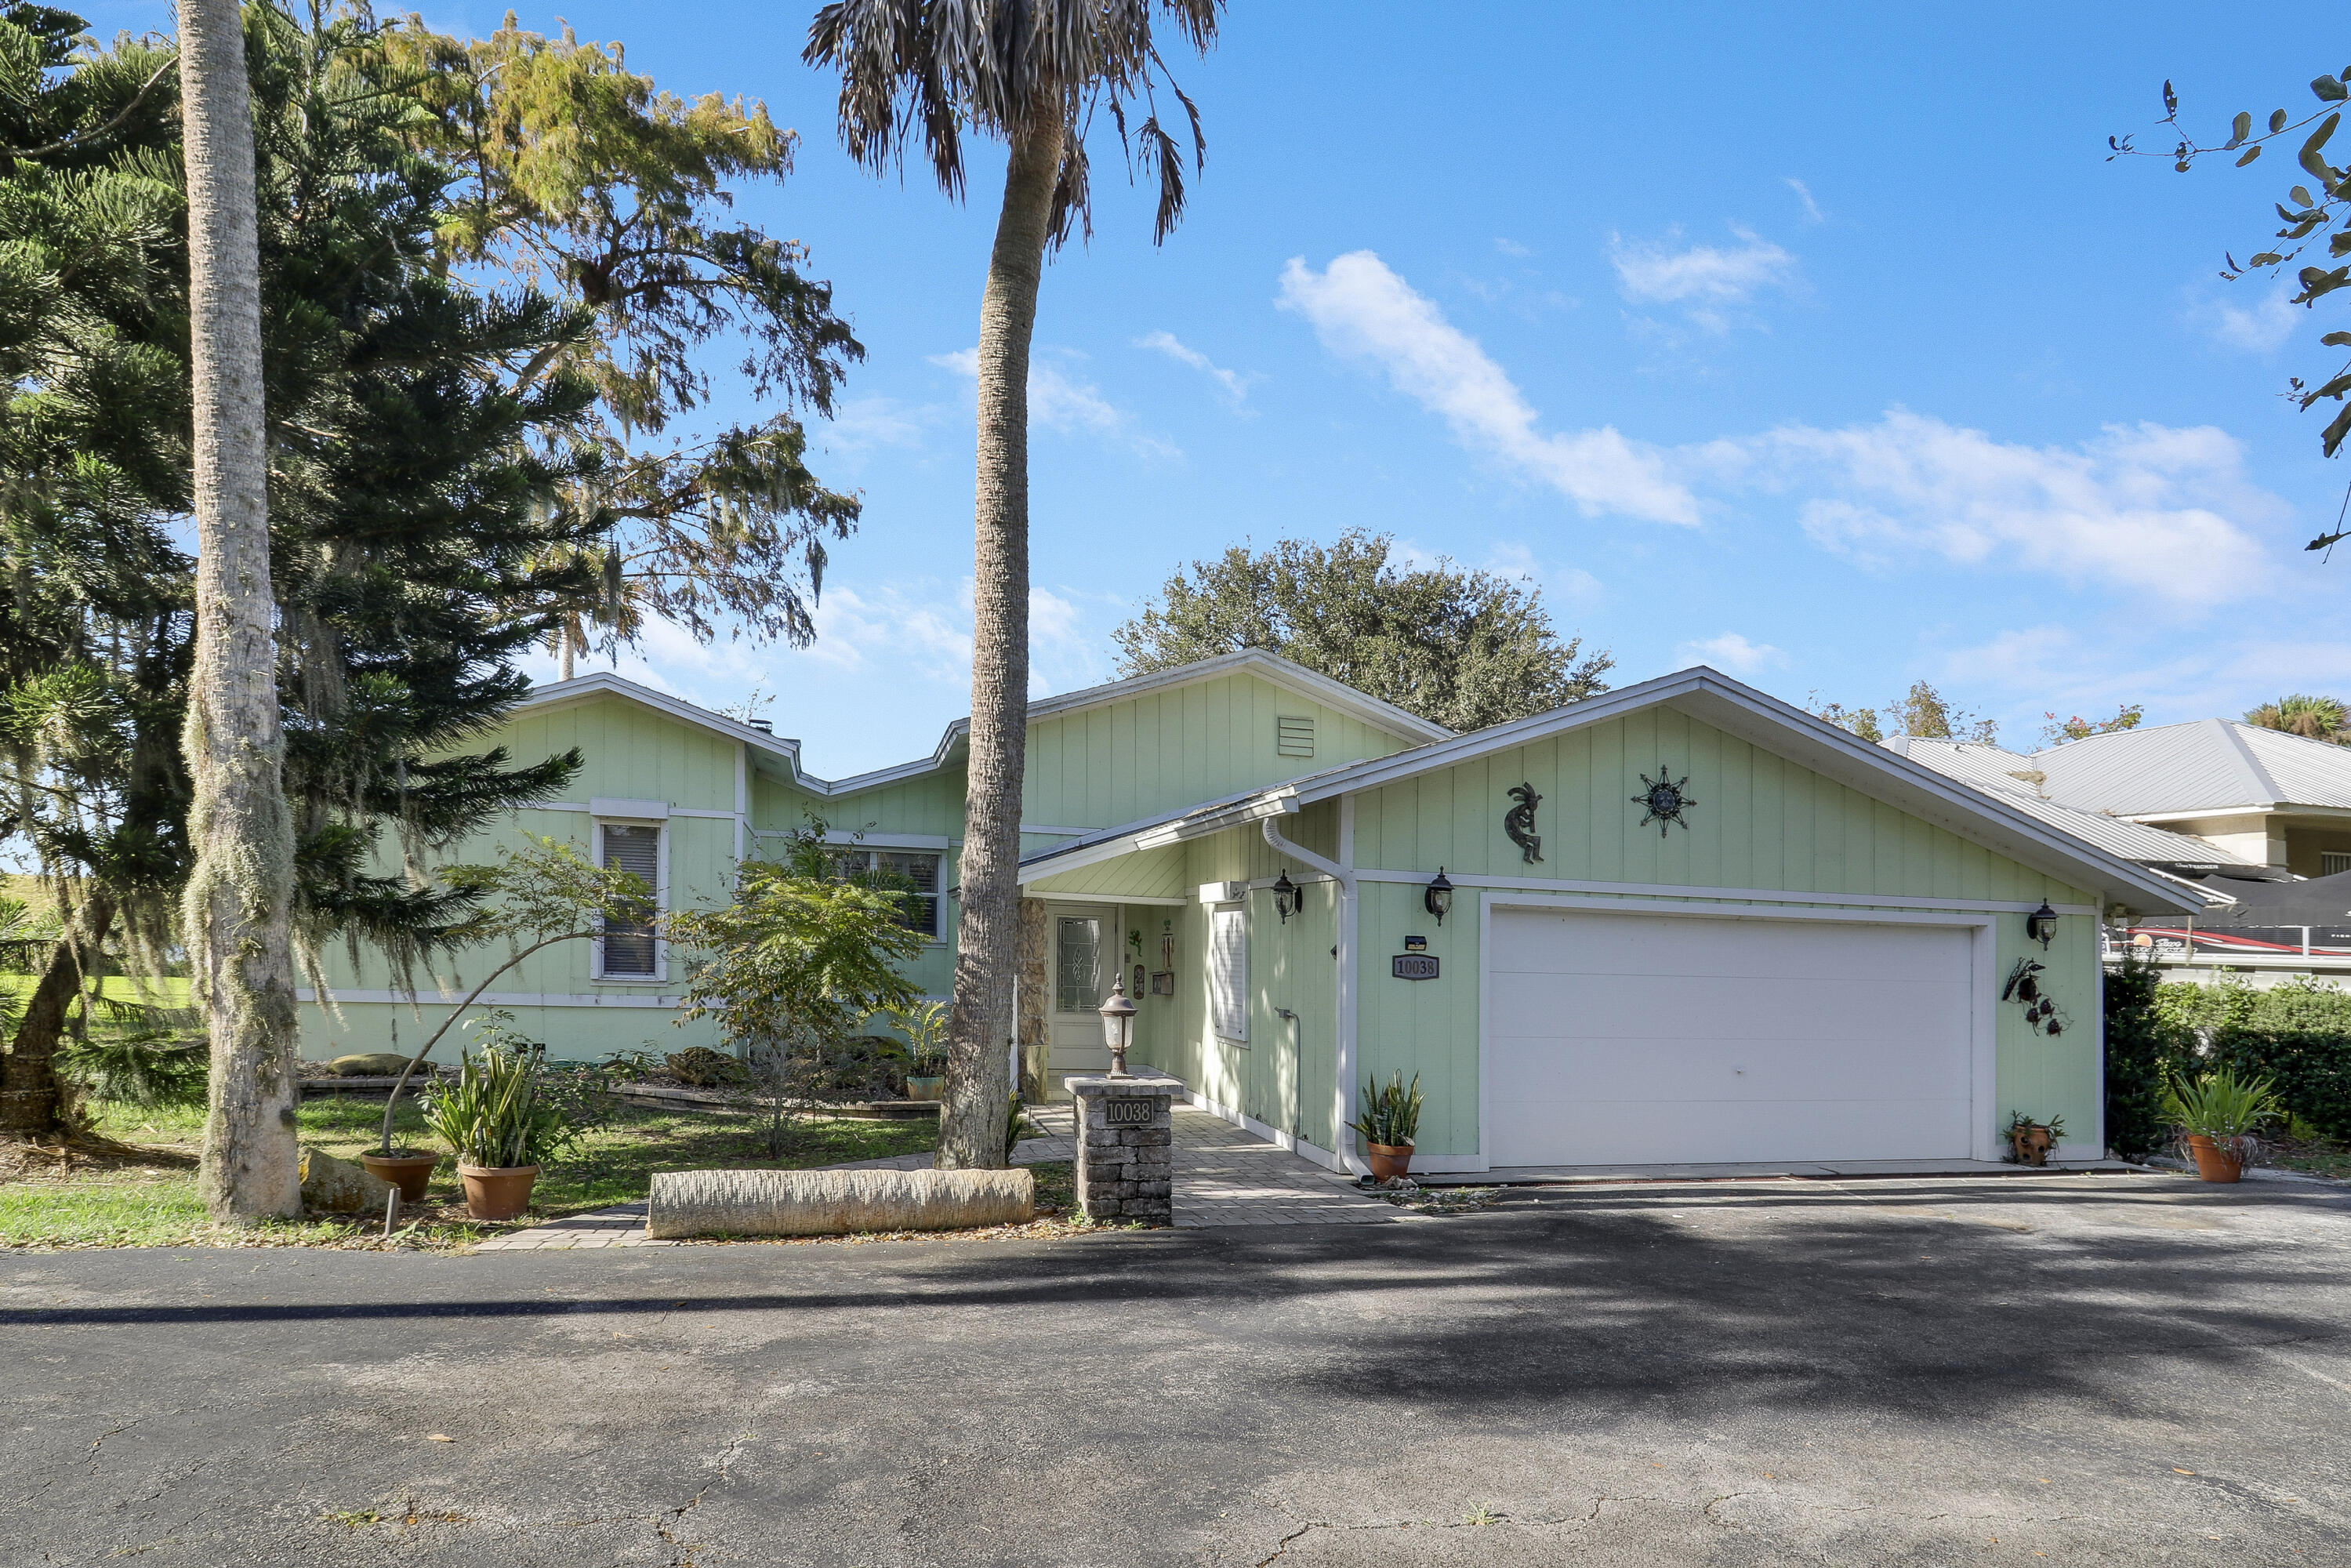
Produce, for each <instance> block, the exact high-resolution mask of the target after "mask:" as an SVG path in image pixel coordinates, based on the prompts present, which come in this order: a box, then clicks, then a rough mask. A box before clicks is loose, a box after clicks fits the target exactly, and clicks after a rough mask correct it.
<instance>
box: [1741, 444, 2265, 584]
mask: <svg viewBox="0 0 2351 1568" xmlns="http://www.w3.org/2000/svg"><path fill="white" fill-rule="evenodd" d="M1731 453H1738V454H1740V455H1744V456H1745V457H1747V458H1750V459H1752V460H1753V461H1754V462H1755V463H1756V464H1757V465H1758V467H1757V469H1756V470H1755V471H1753V472H1752V473H1750V475H1749V476H1748V477H1749V478H1750V479H1751V480H1753V481H1755V482H1759V483H1761V484H1764V485H1767V486H1775V487H1782V488H1792V489H1801V490H1810V491H1812V492H1813V493H1812V494H1811V495H1810V496H1809V497H1806V498H1805V499H1804V500H1803V502H1802V507H1801V513H1800V515H1801V517H1802V522H1803V527H1804V531H1805V532H1806V533H1807V534H1809V535H1810V536H1811V537H1812V538H1813V540H1814V541H1815V542H1816V543H1819V544H1820V545H1822V546H1823V547H1824V548H1827V549H1833V550H1836V551H1838V552H1839V553H1841V554H1845V555H1849V556H1852V557H1855V558H1856V559H1861V560H1864V561H1866V562H1870V563H1872V564H1886V563H1888V562H1890V561H1892V560H1894V559H1899V558H1903V557H1913V556H1917V555H1922V554H1923V555H1932V556H1939V557H1941V558H1942V559H1946V560H1949V561H1954V562H1957V563H1959V564H1961V565H1966V566H1991V567H2008V568H2011V569H2016V568H2023V569H2028V570H2036V571H2044V572H2048V573H2050V574H2052V575H2053V576H2054V577H2057V578H2059V579H2061V580H2064V581H2065V582H2067V583H2080V582H2083V581H2085V580H2102V581H2105V582H2107V583H2112V584H2116V585H2120V586H2122V587H2126V588H2132V589H2137V590H2141V591H2147V592H2150V593H2154V594H2158V595H2160V596H2163V597H2166V598H2169V599H2174V600H2178V601H2182V602H2217V601H2226V600H2231V599H2239V598H2242V597H2244V596H2246V595H2248V594H2250V593H2252V592H2253V591H2255V590H2256V589H2257V588H2258V587H2259V586H2260V584H2261V582H2262V578H2263V577H2264V576H2265V574H2266V570H2267V566H2266V560H2265V558H2264V555H2263V552H2262V547H2261V545H2260V543H2259V542H2258V541H2257V540H2256V539H2255V538H2253V537H2252V535H2251V534H2250V533H2248V532H2247V531H2246V530H2245V529H2244V528H2243V527H2241V519H2242V518H2245V517H2262V516H2265V515H2272V514H2273V513H2274V512H2275V511H2276V510H2277V509H2278V507H2279V506H2280V503H2278V502H2277V500H2276V499H2275V497H2271V496H2269V495H2267V494H2266V493H2265V492H2263V491H2262V490H2261V489H2260V488H2258V487H2257V486H2254V485H2253V484H2252V481H2251V480H2250V479H2249V478H2248V477H2247V476H2246V474H2245V469H2244V451H2243V448H2242V447H2241V445H2240V444H2238V442H2237V441H2236V440H2235V439H2234V438H2233V437H2231V436H2230V435H2229V434H2226V433H2224V432H2222V431H2219V430H2215V429H2213V428H2211V427H2210V426H2209V425H2208V426H2200V427H2197V428H2194V429H2185V430H2179V429H2171V428H2168V427H2166V426H2163V425H2158V424H2138V425H2128V426H2126V425H2109V426H2107V427H2106V430H2105V434H2103V435H2101V436H2100V437H2099V438H2097V439H2096V440H2095V441H2091V442H2086V443H2085V444H2082V445H2081V446H2080V447H2078V448H2070V449H2069V448H2063V447H2043V446H2027V445H2023V444H2017V443H2008V442H2000V441H1994V440H1993V439H1991V437H1990V436H1988V435H1986V434H1983V433H1982V432H1981V431H1977V430H1967V429H1962V428H1960V427H1959V426H1957V425H1951V424H1946V423H1943V422H1942V421H1941V420H1938V419H1931V418H1928V417H1925V416H1922V415H1919V414H1915V413H1909V412H1907V410H1903V409H1895V410H1893V411H1891V412H1889V413H1887V414H1886V416H1885V417H1884V418H1883V419H1881V420H1880V421H1879V422H1878V423H1876V424H1871V425H1855V426H1849V427H1847V428H1845V429H1842V430H1814V429H1812V428H1809V427H1806V426H1802V425H1793V426H1787V427H1783V428H1782V429H1779V430H1774V431H1772V432H1771V433H1769V434H1765V435H1762V436H1759V437H1756V438H1754V439H1752V440H1750V441H1746V442H1740V443H1715V444H1712V445H1710V446H1708V448H1706V449H1704V452H1703V457H1704V459H1705V461H1706V462H1707V463H1708V464H1710V465H1716V466H1718V467H1722V466H1724V465H1726V464H1727V463H1729V462H1732V461H1735V459H1732V458H1730V457H1729V454H1731Z"/></svg>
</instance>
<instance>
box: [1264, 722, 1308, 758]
mask: <svg viewBox="0 0 2351 1568" xmlns="http://www.w3.org/2000/svg"><path fill="white" fill-rule="evenodd" d="M1273 724H1274V750H1275V751H1276V752H1278V753H1280V755H1281V756H1283V757H1311V756H1313V755H1314V719H1313V716H1312V715H1311V714H1310V715H1308V716H1304V717H1302V718H1301V717H1282V718H1277V719H1275V720H1274V721H1273Z"/></svg>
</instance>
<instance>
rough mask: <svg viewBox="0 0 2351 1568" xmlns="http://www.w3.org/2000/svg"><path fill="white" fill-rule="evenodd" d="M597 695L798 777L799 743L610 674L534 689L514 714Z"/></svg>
mask: <svg viewBox="0 0 2351 1568" xmlns="http://www.w3.org/2000/svg"><path fill="white" fill-rule="evenodd" d="M599 696H613V697H622V698H625V699H627V700H628V701H630V702H632V703H637V704H640V705H642V706H645V707H649V708H652V709H653V711H654V712H656V713H662V714H666V715H668V716H670V717H672V718H674V719H681V720H683V721H684V722H685V723H687V724H691V725H696V726H699V727H701V728H704V729H706V730H709V731H711V732H712V733H714V734H716V735H723V736H725V737H726V738H727V739H729V740H736V741H740V742H741V743H742V744H743V745H744V746H746V747H748V748H749V749H750V750H751V751H753V752H754V753H756V754H758V755H759V756H762V757H765V758H768V759H770V760H771V761H773V762H776V763H779V764H781V765H782V767H783V768H784V769H785V771H786V772H788V773H789V774H790V775H791V776H792V777H793V778H794V779H799V778H800V777H801V775H800V743H799V741H797V740H787V739H785V738H783V737H779V736H773V735H769V734H768V732H767V731H766V730H764V729H754V728H752V727H750V726H749V725H747V724H745V723H743V722H742V721H741V720H739V719H732V718H728V717H727V716H726V715H725V714H719V713H712V712H711V711H710V710H709V709H708V708H706V707H697V706H695V705H694V704H693V703H690V702H687V701H685V700H684V698H682V697H674V696H671V695H669V694H668V693H666V692H657V691H655V690H653V687H651V686H644V685H638V684H637V683H636V682H634V681H632V680H626V679H623V678H622V677H621V676H619V675H616V674H611V672H610V671H601V670H600V671H598V672H597V673H596V674H591V675H580V676H578V677H576V678H575V679H572V680H569V681H556V682H554V683H552V684H550V685H544V686H537V687H534V688H532V690H531V694H530V695H528V696H527V697H525V698H523V700H522V701H520V702H518V703H517V704H516V705H515V707H514V711H515V712H517V713H528V712H531V711H533V710H535V709H539V708H548V707H554V706H558V705H559V704H563V703H572V702H581V701H584V700H586V699H587V698H590V697H599Z"/></svg>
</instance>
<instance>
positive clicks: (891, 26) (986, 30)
mask: <svg viewBox="0 0 2351 1568" xmlns="http://www.w3.org/2000/svg"><path fill="white" fill-rule="evenodd" d="M1222 8H1223V0H834V3H833V4H831V5H826V6H825V7H824V8H823V9H821V10H820V11H819V12H818V13H817V15H816V20H815V22H814V23H813V24H811V25H810V28H809V43H808V48H807V51H806V53H805V55H804V58H806V60H807V61H808V63H809V64H810V65H825V66H832V67H834V68H838V69H839V70H840V72H841V141H843V142H844V143H845V144H846V145H847V147H848V149H849V154H850V156H851V157H852V158H854V159H855V160H857V162H860V163H862V164H864V165H865V166H866V167H868V168H870V169H872V170H873V171H875V172H883V171H884V170H887V169H890V168H893V167H896V166H898V164H899V163H900V162H901V161H902V159H903V158H904V155H905V152H906V151H907V148H908V143H909V141H910V140H911V139H913V138H914V136H915V135H916V134H917V133H919V136H920V139H921V151H922V152H924V153H925V155H926V156H927V157H928V159H929V161H930V166H931V172H932V174H933V175H934V176H935V178H936V179H937V181H938V183H939V187H940V189H941V190H943V191H945V192H946V193H947V194H948V195H949V196H950V197H953V198H955V199H957V200H960V199H961V198H962V195H963V189H964V153H963V130H964V128H965V127H966V126H967V125H968V126H970V127H971V128H973V129H975V130H977V131H979V132H980V133H981V134H983V135H986V136H991V137H996V138H998V139H1000V140H1001V141H1004V142H1005V144H1006V146H1007V148H1008V154H1009V155H1008V160H1007V163H1006V167H1005V172H1004V199H1003V204H1002V206H1001V207H1000V209H999V211H998V216H997V223H996V245H995V248H994V249H993V250H992V251H991V252H990V253H989V255H988V260H987V287H986V288H985V290H984V291H983V292H982V294H981V296H980V307H979V365H978V370H979V463H978V474H977V483H976V486H975V490H976V496H975V506H974V508H973V509H974V514H975V518H974V521H975V528H974V532H975V535H976V538H975V541H974V543H975V549H974V552H973V553H974V560H973V571H974V577H975V589H974V592H973V596H972V597H973V605H972V659H971V740H970V753H969V757H970V760H969V762H968V764H967V783H966V786H965V821H964V846H963V859H962V864H961V867H960V880H961V883H962V890H963V891H962V903H963V912H962V915H961V917H960V921H959V924H958V925H957V927H956V940H957V943H958V944H959V949H958V952H957V955H956V981H955V1002H954V1008H953V1012H952V1015H951V1020H950V1022H949V1025H948V1046H947V1095H946V1105H945V1106H944V1107H943V1109H942V1112H941V1126H940V1129H939V1157H938V1163H939V1165H940V1166H942V1167H944V1168H948V1169H954V1168H956V1167H971V1166H1001V1165H1003V1164H1004V1160H1005V1147H1004V1131H1005V1115H1004V1107H1005V1102H1006V1100H1007V1098H1008V1096H1009V1094H1010V1092H1011V1082H1010V1071H1009V1064H1008V1047H1009V1042H1010V1040H1011V1036H1012V978H1013V975H1014V973H1015V970H1016V967H1017V965H1018V962H1019V862H1020V777H1021V771H1022V768H1023V766H1024V764H1025V761H1026V755H1025V754H1026V751H1027V747H1028V711H1029V334H1030V331H1031V329H1033V328H1034V326H1035V324H1036V319H1037V286H1038V283H1039V281H1040V278H1041V277H1042V275H1043V272H1044V267H1045V252H1046V250H1047V249H1048V247H1049V246H1060V245H1061V244H1062V243H1063V242H1065V241H1066V240H1067V239H1068V238H1069V236H1070V233H1071V225H1073V224H1074V225H1081V227H1082V229H1083V231H1084V232H1085V233H1088V234H1091V233H1092V216H1091V206H1090V203H1089V199H1088V198H1089V191H1088V183H1087V164H1086V147H1085V132H1086V130H1087V128H1088V127H1089V126H1090V125H1091V124H1092V111H1093V110H1094V109H1095V108H1096V106H1097V105H1100V106H1101V107H1103V108H1107V109H1108V110H1110V114H1111V118H1112V120H1113V121H1114V122H1115V123H1116V125H1117V127H1118V130H1119V133H1120V138H1121V141H1123V142H1125V143H1126V145H1127V146H1128V147H1130V148H1131V149H1132V150H1133V151H1134V153H1135V161H1136V162H1138V163H1139V164H1140V165H1141V167H1142V169H1143V170H1144V171H1145V172H1149V173H1155V175H1156V176H1157V181H1158V185H1159V210H1158V214H1157V218H1156V220H1155V224H1154V228H1153V238H1154V239H1155V241H1157V240H1165V238H1166V237H1167V234H1168V231H1169V230H1170V229H1172V228H1174V227H1175V223H1176V221H1177V219H1178V218H1180V217H1181V216H1182V214H1183V210H1184V163H1183V158H1182V155H1181V153H1180V152H1179V150H1178V149H1177V147H1176V145H1175V137H1174V136H1173V135H1171V134H1170V133H1169V132H1168V131H1166V130H1165V128H1164V127H1163V126H1162V125H1161V124H1160V122H1159V117H1158V115H1157V113H1156V112H1155V99H1154V88H1155V82H1156V81H1158V80H1162V79H1165V63H1164V62H1163V61H1162V60H1161V59H1160V57H1159V52H1158V49H1157V47H1156V46H1155V44H1154V42H1153V39H1152V21H1153V17H1154V15H1155V13H1158V12H1164V13H1165V16H1166V19H1167V21H1168V22H1169V23H1170V24H1171V25H1172V26H1174V27H1175V29H1176V30H1177V31H1178V32H1180V33H1181V34H1182V35H1183V37H1184V39H1185V41H1186V42H1187V43H1188V44H1190V45H1191V47H1193V49H1194V50H1195V51H1196V52H1199V53H1206V52H1207V49H1208V47H1209V46H1210V45H1211V44H1213V43H1214V42H1215V41H1216V35H1217V13H1218V12H1219V11H1220V10H1222ZM1169 88H1170V90H1171V91H1174V92H1175V97H1176V99H1178V101H1180V102H1181V103H1182V104H1183V106H1184V110H1185V113H1186V116H1187V118H1188V120H1189V122H1190V129H1191V136H1192V147H1193V158H1194V162H1195V166H1197V163H1198V162H1199V159H1200V155H1201V151H1202V142H1201V139H1200V117H1199V112H1198V110H1196V108H1195V107H1194V106H1193V103H1192V100H1191V99H1188V98H1186V97H1185V96H1184V94H1183V92H1182V90H1181V89H1176V88H1175V87H1174V84H1173V83H1172V82H1170V83H1169ZM1134 99H1141V100H1142V101H1143V105H1144V107H1145V108H1146V109H1147V110H1154V111H1153V112H1149V113H1147V115H1146V118H1145V119H1144V121H1143V122H1142V124H1141V125H1140V126H1138V127H1137V128H1136V129H1135V135H1134V140H1133V141H1127V139H1126V132H1127V124H1126V106H1127V104H1128V103H1129V102H1130V101H1132V100H1134Z"/></svg>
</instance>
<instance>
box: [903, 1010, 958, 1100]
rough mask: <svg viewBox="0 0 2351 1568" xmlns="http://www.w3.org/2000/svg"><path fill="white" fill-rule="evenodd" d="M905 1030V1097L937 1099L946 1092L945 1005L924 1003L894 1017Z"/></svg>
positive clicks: (911, 1098)
mask: <svg viewBox="0 0 2351 1568" xmlns="http://www.w3.org/2000/svg"><path fill="white" fill-rule="evenodd" d="M898 1023H899V1026H900V1027H901V1028H903V1029H904V1030H905V1031H906V1054H907V1058H908V1061H907V1066H906V1098H907V1099H909V1100H937V1099H941V1098H943V1097H945V1095H946V1090H947V1079H946V1071H947V1053H946V1035H947V1004H946V1003H945V1002H925V1003H923V1004H922V1005H921V1006H920V1007H917V1008H912V1009H908V1010H907V1011H905V1012H903V1013H900V1014H899V1015H898Z"/></svg>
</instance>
